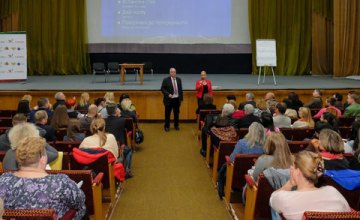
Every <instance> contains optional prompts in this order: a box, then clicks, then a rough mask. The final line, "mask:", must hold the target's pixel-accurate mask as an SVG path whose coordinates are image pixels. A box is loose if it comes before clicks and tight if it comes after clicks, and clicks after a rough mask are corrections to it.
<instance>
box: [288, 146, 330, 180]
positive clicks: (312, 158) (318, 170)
mask: <svg viewBox="0 0 360 220" xmlns="http://www.w3.org/2000/svg"><path fill="white" fill-rule="evenodd" d="M294 166H295V168H298V169H300V171H301V173H302V174H303V176H304V177H305V178H306V179H307V180H308V181H310V182H312V183H314V184H316V183H317V182H318V179H319V177H320V176H321V175H322V174H323V171H324V161H323V159H322V157H321V154H317V153H313V152H310V151H306V150H304V151H300V152H299V153H297V154H295V161H294Z"/></svg>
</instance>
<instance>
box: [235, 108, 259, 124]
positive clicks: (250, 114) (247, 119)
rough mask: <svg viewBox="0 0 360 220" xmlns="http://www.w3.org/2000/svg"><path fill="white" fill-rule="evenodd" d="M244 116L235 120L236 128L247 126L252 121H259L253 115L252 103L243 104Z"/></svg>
mask: <svg viewBox="0 0 360 220" xmlns="http://www.w3.org/2000/svg"><path fill="white" fill-rule="evenodd" d="M244 110H245V116H244V117H242V118H240V119H238V120H237V122H236V127H237V128H249V127H250V125H251V124H252V123H253V122H259V123H261V121H260V119H259V117H257V116H255V115H254V110H255V109H254V106H253V105H252V104H246V105H245V106H244Z"/></svg>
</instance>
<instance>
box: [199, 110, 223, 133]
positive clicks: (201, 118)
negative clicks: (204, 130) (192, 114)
mask: <svg viewBox="0 0 360 220" xmlns="http://www.w3.org/2000/svg"><path fill="white" fill-rule="evenodd" d="M220 113H221V110H217V109H215V110H200V111H199V115H198V117H197V125H198V130H201V122H203V121H204V120H205V117H206V115H208V114H214V115H218V114H220Z"/></svg>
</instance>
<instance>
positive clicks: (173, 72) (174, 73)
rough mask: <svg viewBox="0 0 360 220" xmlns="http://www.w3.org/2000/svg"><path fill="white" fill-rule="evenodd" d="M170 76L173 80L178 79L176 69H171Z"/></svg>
mask: <svg viewBox="0 0 360 220" xmlns="http://www.w3.org/2000/svg"><path fill="white" fill-rule="evenodd" d="M169 74H170V76H171V77H172V78H175V77H176V69H175V68H174V67H171V68H170V69H169Z"/></svg>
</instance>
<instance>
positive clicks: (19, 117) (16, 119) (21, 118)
mask: <svg viewBox="0 0 360 220" xmlns="http://www.w3.org/2000/svg"><path fill="white" fill-rule="evenodd" d="M26 121H27V118H26V116H25V115H24V114H22V113H17V114H16V115H14V116H13V117H12V125H13V126H15V125H17V124H21V123H25V122H26Z"/></svg>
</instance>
